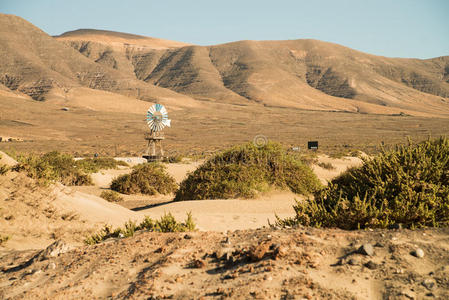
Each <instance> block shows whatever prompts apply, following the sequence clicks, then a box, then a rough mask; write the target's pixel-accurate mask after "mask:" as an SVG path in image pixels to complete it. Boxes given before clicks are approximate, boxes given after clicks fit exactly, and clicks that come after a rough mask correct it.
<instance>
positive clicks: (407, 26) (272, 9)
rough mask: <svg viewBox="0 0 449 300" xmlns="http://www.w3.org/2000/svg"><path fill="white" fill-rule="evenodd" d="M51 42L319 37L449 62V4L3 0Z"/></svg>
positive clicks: (405, 0)
mask: <svg viewBox="0 0 449 300" xmlns="http://www.w3.org/2000/svg"><path fill="white" fill-rule="evenodd" d="M0 12H2V13H10V14H15V15H18V16H21V17H23V18H25V19H26V20H28V21H30V22H31V23H33V24H34V25H36V26H38V27H40V28H41V29H42V30H44V31H45V32H47V33H48V34H50V35H57V34H61V33H63V32H65V31H69V30H75V29H79V28H95V29H106V30H114V31H121V32H128V33H135V34H141V35H147V36H152V37H159V38H164V39H171V40H177V41H183V42H189V43H193V44H198V45H212V44H218V43H225V42H230V41H236V40H245V39H250V40H284V39H300V38H313V39H318V40H323V41H329V42H334V43H338V44H342V45H344V46H348V47H351V48H354V49H357V50H361V51H364V52H368V53H372V54H377V55H384V56H391V57H417V58H430V57H436V56H442V55H449V0H419V1H418V0H389V1H387V0H358V1H357V0H335V1H332V0H327V1H319V0H318V1H314V0H307V1H301V0H296V1H295V0H270V1H267V0H247V1H246V0H238V1H237V0H220V1H214V0H190V1H187V0H158V1H155V0H128V1H127V0H73V1H72V0H0Z"/></svg>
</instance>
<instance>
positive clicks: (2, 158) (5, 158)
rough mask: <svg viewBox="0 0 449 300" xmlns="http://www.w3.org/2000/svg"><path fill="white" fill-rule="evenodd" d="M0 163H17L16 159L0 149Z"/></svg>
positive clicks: (9, 164)
mask: <svg viewBox="0 0 449 300" xmlns="http://www.w3.org/2000/svg"><path fill="white" fill-rule="evenodd" d="M0 164H4V165H7V166H10V167H12V166H15V165H16V164H17V161H16V160H15V159H14V158H12V157H11V156H9V155H7V154H6V153H5V152H2V151H0Z"/></svg>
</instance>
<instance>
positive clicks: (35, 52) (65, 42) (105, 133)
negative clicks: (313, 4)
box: [0, 14, 449, 155]
mask: <svg viewBox="0 0 449 300" xmlns="http://www.w3.org/2000/svg"><path fill="white" fill-rule="evenodd" d="M35 100H40V101H35ZM148 101H150V102H156V101H157V102H159V103H162V104H164V105H166V106H167V108H168V110H169V113H170V117H171V118H172V119H173V124H174V126H173V128H168V129H167V130H166V131H165V132H166V133H167V140H166V144H167V145H168V146H169V147H170V146H171V147H173V148H175V149H176V151H180V152H188V153H192V152H198V151H213V150H214V149H217V148H223V147H225V146H229V145H231V144H235V143H240V142H247V141H248V140H252V139H253V137H254V136H255V135H257V134H263V135H265V136H267V138H269V139H275V140H278V141H281V142H283V143H287V144H290V145H303V143H304V142H305V141H307V140H309V139H319V140H320V142H321V143H322V145H323V147H324V146H325V147H327V148H332V147H334V146H335V147H346V148H347V147H359V146H360V145H365V146H366V145H368V144H369V145H370V147H371V146H374V145H379V144H380V142H381V141H382V142H384V141H385V142H391V143H401V142H404V141H405V137H406V136H411V137H414V138H416V139H423V138H426V137H427V136H429V135H433V136H438V135H444V134H448V130H449V129H448V127H447V126H446V125H447V118H448V117H449V57H448V56H445V57H439V58H434V59H428V60H420V59H402V58H387V57H380V56H375V55H370V54H366V53H362V52H359V51H355V50H352V49H349V48H346V47H343V46H340V45H336V44H332V43H326V42H321V41H316V40H291V41H239V42H234V43H228V44H223V45H214V46H195V45H186V44H184V43H179V42H173V41H166V40H161V39H155V38H150V37H143V36H137V35H132V34H126V33H118V32H111V31H102V30H91V29H82V30H75V31H71V32H67V33H64V34H62V35H60V36H57V37H51V36H49V35H48V34H46V33H45V32H43V31H42V30H40V29H39V28H37V27H35V26H33V25H32V24H30V23H29V22H27V21H26V20H24V19H22V18H20V17H17V16H13V15H4V14H0V133H1V135H0V136H8V137H14V138H17V139H20V140H24V142H21V143H10V144H8V145H12V146H11V147H12V148H14V149H15V150H19V151H30V150H31V151H45V150H54V149H60V150H65V151H70V152H75V151H76V152H77V153H96V152H103V153H104V154H117V153H123V154H125V153H127V154H126V155H129V154H130V153H133V154H136V155H140V152H139V151H141V150H143V148H144V147H145V145H144V143H143V142H142V141H143V139H142V136H143V133H144V132H145V130H146V126H145V122H143V119H144V114H145V111H146V110H147V109H148V106H149V104H148ZM62 109H63V110H62ZM445 124H446V125H445ZM4 145H6V143H2V145H1V147H2V149H6V148H5V147H6V146H5V147H4ZM7 147H9V146H7Z"/></svg>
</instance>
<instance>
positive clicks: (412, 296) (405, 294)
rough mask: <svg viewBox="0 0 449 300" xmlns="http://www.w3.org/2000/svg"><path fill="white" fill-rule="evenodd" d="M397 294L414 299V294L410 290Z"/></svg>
mask: <svg viewBox="0 0 449 300" xmlns="http://www.w3.org/2000/svg"><path fill="white" fill-rule="evenodd" d="M399 296H405V297H406V298H408V299H416V294H415V293H414V292H412V291H402V292H400V293H399Z"/></svg>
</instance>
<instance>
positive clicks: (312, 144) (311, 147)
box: [307, 141, 318, 150]
mask: <svg viewBox="0 0 449 300" xmlns="http://www.w3.org/2000/svg"><path fill="white" fill-rule="evenodd" d="M307 149H309V150H318V141H309V142H307Z"/></svg>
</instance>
